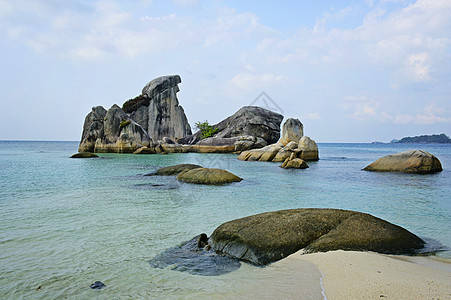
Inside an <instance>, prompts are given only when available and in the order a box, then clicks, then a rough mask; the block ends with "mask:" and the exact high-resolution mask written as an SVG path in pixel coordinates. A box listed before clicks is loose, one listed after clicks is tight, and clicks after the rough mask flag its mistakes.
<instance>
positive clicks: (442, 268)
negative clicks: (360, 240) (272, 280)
mask: <svg viewBox="0 0 451 300" xmlns="http://www.w3.org/2000/svg"><path fill="white" fill-rule="evenodd" d="M284 260H286V261H291V262H295V261H298V260H301V261H306V262H310V263H312V264H314V265H315V266H316V267H317V268H318V269H319V270H320V272H321V273H322V274H323V275H324V276H323V278H322V285H323V287H324V292H325V296H326V297H327V299H329V300H330V299H451V261H445V260H443V259H440V260H437V259H434V258H431V257H424V256H400V255H385V254H379V253H374V252H357V251H343V250H338V251H330V252H325V253H312V254H302V253H301V252H296V253H294V254H292V255H290V256H289V257H287V258H286V259H284ZM291 296H293V298H294V299H296V298H297V299H299V297H296V295H291ZM291 296H290V295H289V296H287V297H289V298H291ZM326 297H325V298H324V299H326Z"/></svg>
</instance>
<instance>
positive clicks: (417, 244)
mask: <svg viewBox="0 0 451 300" xmlns="http://www.w3.org/2000/svg"><path fill="white" fill-rule="evenodd" d="M209 244H210V245H211V247H212V249H214V250H215V251H217V252H220V253H225V254H227V255H230V256H232V257H236V258H239V259H242V260H245V261H249V262H251V263H254V264H257V265H266V264H268V263H270V262H273V261H277V260H279V259H282V258H284V257H287V256H288V255H290V254H292V253H294V252H297V251H299V250H301V249H303V250H304V252H305V253H311V252H326V251H332V250H340V249H341V250H352V251H375V252H379V253H387V254H414V253H416V252H417V251H418V250H420V249H421V248H423V247H424V244H425V242H424V241H423V240H422V239H420V238H419V237H417V236H416V235H414V234H413V233H411V232H409V231H407V230H406V229H404V228H402V227H400V226H397V225H394V224H392V223H389V222H387V221H384V220H382V219H379V218H377V217H374V216H371V215H369V214H365V213H360V212H355V211H349V210H339V209H319V208H304V209H290V210H281V211H274V212H267V213H262V214H258V215H253V216H249V217H245V218H241V219H237V220H233V221H230V222H227V223H224V224H222V225H220V226H219V227H218V228H216V229H215V231H214V232H213V234H212V235H211V237H210V239H209Z"/></svg>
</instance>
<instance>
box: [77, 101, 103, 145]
mask: <svg viewBox="0 0 451 300" xmlns="http://www.w3.org/2000/svg"><path fill="white" fill-rule="evenodd" d="M106 113H107V111H106V109H105V108H103V107H102V106H94V107H93V108H92V110H91V112H90V113H89V114H88V115H87V116H86V118H85V123H84V125H83V133H82V136H81V141H80V146H79V148H78V151H79V152H94V150H95V144H96V141H97V139H98V138H100V137H102V136H103V122H104V119H105V116H106Z"/></svg>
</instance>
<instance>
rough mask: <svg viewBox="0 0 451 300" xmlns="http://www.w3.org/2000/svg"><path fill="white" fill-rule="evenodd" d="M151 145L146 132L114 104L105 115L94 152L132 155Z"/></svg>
mask: <svg viewBox="0 0 451 300" xmlns="http://www.w3.org/2000/svg"><path fill="white" fill-rule="evenodd" d="M151 144H153V141H152V139H151V138H150V137H149V135H148V134H147V132H146V131H145V130H144V129H143V128H142V127H141V126H140V125H139V124H138V123H136V122H134V121H133V120H132V119H130V118H129V117H128V116H127V114H126V113H125V112H124V111H123V110H122V109H121V108H120V107H119V106H117V105H116V104H114V105H113V106H112V107H111V108H110V109H109V110H108V111H107V113H106V116H105V119H104V123H103V136H102V137H100V138H99V139H97V141H96V144H95V149H94V151H95V152H117V153H133V152H135V151H136V150H137V149H139V148H141V147H149V146H150V145H151Z"/></svg>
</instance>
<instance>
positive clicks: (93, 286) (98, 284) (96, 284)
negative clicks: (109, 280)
mask: <svg viewBox="0 0 451 300" xmlns="http://www.w3.org/2000/svg"><path fill="white" fill-rule="evenodd" d="M104 287H106V285H105V284H103V282H101V281H96V282H94V283H93V284H91V289H95V290H100V289H101V288H104Z"/></svg>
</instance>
